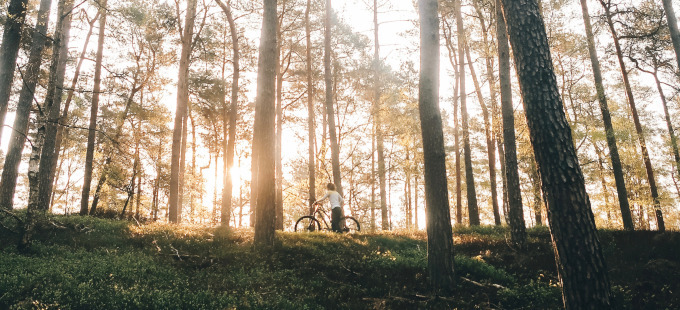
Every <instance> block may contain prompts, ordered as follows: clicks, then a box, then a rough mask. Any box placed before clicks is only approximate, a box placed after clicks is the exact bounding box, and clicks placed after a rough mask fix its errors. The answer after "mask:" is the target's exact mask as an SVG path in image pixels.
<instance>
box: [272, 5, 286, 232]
mask: <svg viewBox="0 0 680 310" xmlns="http://www.w3.org/2000/svg"><path fill="white" fill-rule="evenodd" d="M282 19H283V17H282ZM277 33H278V38H277V41H278V42H279V47H278V53H277V54H278V56H279V57H278V58H279V60H278V61H277V65H276V143H275V147H274V149H275V152H276V154H274V160H275V165H274V166H275V170H276V176H275V178H276V220H275V221H276V222H275V226H276V229H277V230H283V162H282V161H283V159H282V158H281V157H282V156H281V140H282V138H283V107H282V102H281V101H283V73H284V72H283V70H282V67H283V61H284V59H283V57H281V47H282V46H281V45H282V43H281V25H279V30H278V31H277Z"/></svg>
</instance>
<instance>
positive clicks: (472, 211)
mask: <svg viewBox="0 0 680 310" xmlns="http://www.w3.org/2000/svg"><path fill="white" fill-rule="evenodd" d="M454 10H455V14H456V31H457V36H458V72H459V74H460V77H461V78H460V81H459V83H460V90H459V91H460V113H461V114H460V117H461V120H462V125H463V151H464V152H465V154H464V158H463V159H464V160H465V188H466V189H467V197H466V198H467V206H468V220H469V221H470V226H478V225H479V207H478V206H477V191H476V190H475V176H474V174H473V171H472V148H471V147H470V128H469V126H468V113H467V94H466V90H465V41H466V38H465V28H464V25H463V14H462V12H461V3H460V1H455V2H454Z"/></svg>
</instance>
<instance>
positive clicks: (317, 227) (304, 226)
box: [293, 202, 361, 233]
mask: <svg viewBox="0 0 680 310" xmlns="http://www.w3.org/2000/svg"><path fill="white" fill-rule="evenodd" d="M317 216H318V218H319V219H321V221H319V220H318V219H317ZM326 219H330V217H329V216H328V212H326V210H324V209H323V208H322V206H321V204H320V203H318V202H317V203H315V204H314V211H312V214H311V215H305V216H303V217H300V218H299V219H298V220H297V222H295V227H294V230H293V231H296V232H297V231H300V232H304V231H306V232H314V231H322V230H327V231H331V230H332V229H331V226H330V225H329V223H328V221H326ZM321 222H323V224H324V228H322V227H321ZM340 227H342V232H348V233H355V232H358V231H360V230H361V225H359V221H357V220H356V219H355V218H353V217H351V216H343V217H341V218H340Z"/></svg>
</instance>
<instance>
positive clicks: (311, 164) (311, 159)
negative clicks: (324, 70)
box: [305, 0, 316, 214]
mask: <svg viewBox="0 0 680 310" xmlns="http://www.w3.org/2000/svg"><path fill="white" fill-rule="evenodd" d="M311 8H312V1H311V0H307V7H306V9H305V40H306V43H307V59H306V66H307V130H308V134H307V135H308V139H309V148H308V161H307V169H308V170H309V214H311V213H312V212H313V206H312V204H313V203H314V202H315V201H316V163H315V155H316V152H315V141H316V125H315V119H314V82H313V81H312V76H313V72H312V34H311V33H312V29H311V28H312V25H311V22H310V21H309V13H310V12H309V11H310V10H311Z"/></svg>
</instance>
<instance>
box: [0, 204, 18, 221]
mask: <svg viewBox="0 0 680 310" xmlns="http://www.w3.org/2000/svg"><path fill="white" fill-rule="evenodd" d="M0 211H2V212H3V213H5V214H7V215H9V216H11V217H13V218H14V219H15V220H17V222H19V224H23V223H24V221H23V220H22V219H21V218H19V216H18V215H16V214H14V212H10V211H7V210H5V209H3V208H0Z"/></svg>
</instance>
